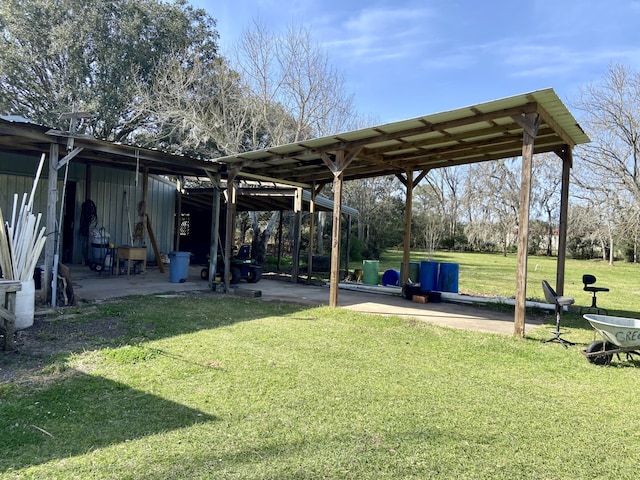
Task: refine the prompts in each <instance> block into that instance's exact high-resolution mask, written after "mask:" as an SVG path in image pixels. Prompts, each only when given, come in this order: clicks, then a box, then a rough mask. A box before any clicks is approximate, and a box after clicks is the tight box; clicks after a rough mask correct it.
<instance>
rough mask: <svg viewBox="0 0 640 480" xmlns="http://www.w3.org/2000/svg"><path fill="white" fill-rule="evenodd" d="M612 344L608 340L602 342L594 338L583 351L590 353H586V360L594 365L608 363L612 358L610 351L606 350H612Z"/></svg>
mask: <svg viewBox="0 0 640 480" xmlns="http://www.w3.org/2000/svg"><path fill="white" fill-rule="evenodd" d="M612 348H613V345H611V344H610V343H609V342H603V341H602V340H596V341H595V342H592V343H591V345H589V346H588V347H587V348H586V349H585V352H586V353H589V354H591V355H587V360H589V362H591V363H593V364H594V365H609V364H610V363H611V359H612V358H613V354H612V353H607V350H612ZM598 352H601V353H600V355H596V353H598Z"/></svg>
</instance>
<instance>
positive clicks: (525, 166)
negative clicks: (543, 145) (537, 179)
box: [514, 113, 540, 337]
mask: <svg viewBox="0 0 640 480" xmlns="http://www.w3.org/2000/svg"><path fill="white" fill-rule="evenodd" d="M539 119H540V117H539V116H538V115H537V114H535V113H530V114H527V119H526V120H527V123H529V125H530V127H531V128H527V129H525V132H524V135H523V139H522V178H521V182H520V208H519V212H518V263H517V265H518V267H517V279H516V306H515V315H514V335H518V336H521V337H524V324H525V314H526V298H527V254H528V251H527V250H528V247H529V208H530V201H531V172H532V164H533V145H534V143H535V131H536V129H537V125H538V122H539Z"/></svg>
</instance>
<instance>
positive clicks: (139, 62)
mask: <svg viewBox="0 0 640 480" xmlns="http://www.w3.org/2000/svg"><path fill="white" fill-rule="evenodd" d="M0 33H1V35H0V84H1V85H2V89H1V90H0V111H2V112H3V113H11V114H19V115H23V116H25V117H27V118H29V119H31V120H33V121H36V122H39V123H42V124H45V125H50V126H59V127H63V128H66V126H67V125H66V124H62V123H61V121H60V114H61V113H64V112H69V111H71V110H72V109H73V108H74V107H75V108H78V109H79V110H81V111H88V112H91V113H92V117H91V118H90V119H89V120H87V121H85V123H84V128H85V131H86V132H87V133H91V134H93V135H95V136H96V137H98V138H104V139H108V140H114V141H121V140H124V139H126V138H127V136H128V135H129V134H130V133H131V132H133V131H135V130H136V128H137V127H138V126H139V123H138V122H136V121H132V120H133V119H137V120H138V121H142V119H141V118H140V117H136V115H135V110H134V108H135V103H134V95H135V93H136V82H138V83H139V82H142V83H146V84H151V82H152V81H153V79H154V78H155V76H156V74H157V69H158V66H159V65H160V60H161V59H162V58H163V56H165V55H167V54H168V53H169V52H184V53H185V54H188V55H189V58H194V57H196V58H199V60H200V61H202V62H204V63H209V62H213V61H215V59H216V57H217V40H218V33H217V31H216V30H215V21H214V20H213V19H212V18H211V17H210V16H209V15H208V14H207V13H206V12H205V11H204V10H201V9H194V8H193V7H191V6H189V5H188V4H187V3H186V2H185V1H184V0H176V1H174V2H170V3H169V2H164V1H161V0H109V1H106V0H97V1H96V0H2V2H1V3H0ZM186 59H187V57H186V56H185V61H186Z"/></svg>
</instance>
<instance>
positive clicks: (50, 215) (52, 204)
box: [42, 143, 60, 306]
mask: <svg viewBox="0 0 640 480" xmlns="http://www.w3.org/2000/svg"><path fill="white" fill-rule="evenodd" d="M50 145H51V146H50V149H49V180H48V183H47V192H48V193H47V222H46V228H47V240H46V242H45V244H44V281H43V282H42V294H43V296H44V298H45V301H50V302H51V304H52V305H54V306H55V299H53V298H51V288H52V285H53V284H52V282H54V281H57V272H54V271H53V259H54V255H55V248H56V245H55V243H56V229H57V221H56V218H57V214H58V213H57V204H58V170H56V164H57V163H58V155H59V151H60V148H59V146H58V144H57V143H52V144H50Z"/></svg>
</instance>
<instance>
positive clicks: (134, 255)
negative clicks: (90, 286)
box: [116, 245, 147, 277]
mask: <svg viewBox="0 0 640 480" xmlns="http://www.w3.org/2000/svg"><path fill="white" fill-rule="evenodd" d="M116 258H117V260H116V275H120V259H122V260H126V261H127V277H128V276H129V273H130V271H131V262H133V261H136V260H142V271H143V272H146V271H147V247H128V246H126V245H120V246H119V247H118V253H117V254H116Z"/></svg>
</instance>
